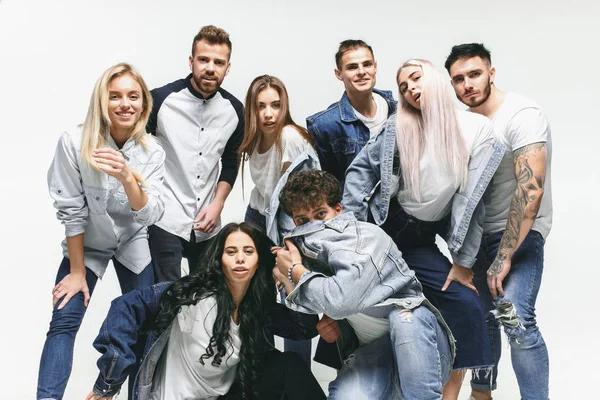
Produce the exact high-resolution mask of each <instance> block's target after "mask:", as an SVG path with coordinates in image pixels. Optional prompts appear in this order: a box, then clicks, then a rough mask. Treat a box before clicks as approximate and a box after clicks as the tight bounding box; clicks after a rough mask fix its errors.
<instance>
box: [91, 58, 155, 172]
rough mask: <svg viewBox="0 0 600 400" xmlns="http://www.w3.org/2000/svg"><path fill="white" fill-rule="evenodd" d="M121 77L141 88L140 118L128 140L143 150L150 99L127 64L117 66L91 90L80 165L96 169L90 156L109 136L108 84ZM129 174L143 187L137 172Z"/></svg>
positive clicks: (135, 71)
mask: <svg viewBox="0 0 600 400" xmlns="http://www.w3.org/2000/svg"><path fill="white" fill-rule="evenodd" d="M123 75H129V76H131V77H132V78H133V79H134V80H135V81H136V82H137V83H138V84H139V85H140V87H141V88H142V97H143V104H144V108H143V110H142V113H141V115H140V118H139V119H138V121H137V122H136V123H135V125H134V126H133V128H132V129H131V138H133V139H134V140H135V141H136V143H138V144H140V145H141V146H143V147H144V148H146V146H147V140H148V135H147V133H146V124H147V123H148V118H150V113H151V112H152V96H151V95H150V91H149V90H148V86H147V85H146V82H144V78H142V76H141V75H140V73H139V72H138V71H137V70H136V69H135V68H133V67H132V66H131V65H130V64H127V63H119V64H117V65H114V66H112V67H110V68H109V69H107V70H106V71H104V73H103V74H102V75H101V76H100V78H98V80H97V81H96V85H95V86H94V91H93V92H92V97H91V99H90V106H89V108H88V112H87V116H86V118H85V122H84V123H83V128H82V140H81V159H82V161H83V164H84V165H87V166H90V167H93V168H95V169H98V165H97V164H96V162H95V161H94V158H93V156H92V154H93V151H94V150H95V149H99V148H101V147H103V146H104V144H105V143H106V139H107V136H106V135H110V127H111V122H110V117H109V114H108V96H109V91H110V83H111V82H112V80H113V79H115V78H117V77H119V76H123ZM132 173H133V175H134V177H135V179H136V180H137V181H138V182H140V183H142V184H144V180H143V178H142V177H141V176H140V175H139V174H138V173H137V172H134V171H132Z"/></svg>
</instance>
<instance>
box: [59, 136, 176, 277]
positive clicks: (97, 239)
mask: <svg viewBox="0 0 600 400" xmlns="http://www.w3.org/2000/svg"><path fill="white" fill-rule="evenodd" d="M81 140H82V133H81V130H80V129H76V130H73V131H68V132H65V133H64V134H63V135H62V136H61V137H60V139H59V141H58V145H57V147H56V152H55V154H54V159H53V160H52V165H50V169H49V170H48V188H49V190H50V196H51V197H52V198H53V199H54V207H55V208H56V210H57V212H56V217H57V218H58V220H59V221H61V222H62V223H63V225H64V226H65V236H66V237H71V236H76V235H79V234H81V233H83V234H84V235H83V236H84V237H83V240H84V264H85V266H86V267H87V268H89V269H90V270H91V271H93V272H94V273H95V274H96V275H97V276H98V277H100V278H102V276H103V275H104V272H105V271H106V267H107V265H108V261H109V260H110V259H111V258H112V257H115V258H116V259H117V260H118V261H119V262H120V263H121V264H123V265H124V266H125V267H127V268H128V269H129V270H131V271H132V272H134V273H136V274H139V273H140V272H141V271H143V270H144V268H145V267H146V266H147V265H148V264H150V259H151V257H150V250H149V248H148V240H147V237H148V233H147V227H148V226H150V225H152V224H154V223H155V222H156V221H158V220H160V218H161V217H162V215H163V213H164V210H165V205H164V201H163V197H162V184H163V175H164V169H165V166H164V165H165V152H164V150H163V149H162V147H161V146H160V145H159V144H158V142H157V141H156V140H155V139H154V138H153V137H152V136H149V135H148V137H147V139H146V142H147V145H146V146H145V147H143V146H141V145H140V144H138V143H136V142H135V141H134V140H133V139H129V140H128V141H127V142H125V144H124V145H123V147H122V148H121V149H119V148H118V147H117V145H116V144H115V142H114V140H113V139H112V137H111V136H110V135H109V134H107V135H106V143H105V147H107V148H110V149H113V150H117V151H119V152H121V154H122V155H123V158H124V159H125V161H126V163H127V166H128V167H129V168H130V169H131V170H133V171H136V172H137V173H139V174H140V175H141V176H142V177H143V178H144V180H145V181H146V186H143V187H142V189H143V190H144V192H145V193H146V195H147V196H148V202H147V203H146V205H145V206H144V207H142V208H141V209H140V210H137V211H134V210H132V209H131V205H130V204H129V199H128V197H127V194H126V193H125V189H124V188H123V185H122V184H121V183H120V182H119V181H118V180H117V179H116V178H114V177H112V176H109V175H108V174H106V173H104V172H102V171H98V170H96V169H93V168H92V167H90V166H88V165H84V164H83V163H82V162H81ZM62 248H63V255H64V256H65V257H67V258H68V257H69V253H68V249H67V243H66V239H65V240H64V241H63V242H62Z"/></svg>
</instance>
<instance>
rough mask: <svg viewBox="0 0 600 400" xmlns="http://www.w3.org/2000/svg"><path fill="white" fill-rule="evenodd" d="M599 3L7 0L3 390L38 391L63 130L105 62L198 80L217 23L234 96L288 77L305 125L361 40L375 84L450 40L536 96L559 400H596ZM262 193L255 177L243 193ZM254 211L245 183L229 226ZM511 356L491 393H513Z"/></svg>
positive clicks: (80, 386) (85, 363)
mask: <svg viewBox="0 0 600 400" xmlns="http://www.w3.org/2000/svg"><path fill="white" fill-rule="evenodd" d="M594 3H596V2H593V1H591V0H589V1H571V2H568V1H562V2H555V3H554V2H547V1H523V0H519V1H516V0H505V1H502V2H497V3H496V4H493V5H492V4H491V3H489V2H485V1H481V2H469V3H461V2H448V1H444V0H438V1H431V0H430V1H391V0H390V1H376V0H371V1H355V0H346V1H343V2H342V1H329V2H328V1H316V0H307V1H303V2H300V1H298V2H294V1H285V0H265V1H259V0H248V1H239V2H235V1H228V0H221V1H212V2H208V1H200V0H196V1H193V0H185V1H184V0H180V1H174V0H173V1H148V0H145V1H142V0H131V1H124V0H121V1H114V0H96V1H94V2H85V1H77V0H69V1H66V0H65V1H60V0H57V1H49V0H43V1H41V0H38V1H26V0H21V1H16V0H0V135H1V138H2V140H4V145H3V146H2V150H1V156H0V171H1V173H2V181H3V182H4V183H2V185H1V186H2V194H1V195H0V202H1V203H0V205H1V208H0V210H1V211H2V220H3V226H4V229H3V233H2V240H1V241H0V246H1V247H0V249H1V254H2V261H1V262H0V265H1V266H2V271H3V278H2V281H1V282H2V290H1V291H0V296H1V299H0V300H1V301H0V304H1V307H2V317H3V322H2V329H1V333H0V335H1V336H0V354H1V355H2V364H1V366H0V383H1V385H0V397H1V398H4V399H9V398H10V399H29V398H33V396H34V393H35V386H36V382H37V368H38V363H39V357H40V352H41V349H42V346H43V342H44V337H45V333H46V330H47V326H48V322H49V320H50V313H51V294H50V290H51V288H52V286H53V282H54V278H55V274H56V271H57V268H58V265H59V262H60V260H61V251H60V246H59V243H60V241H61V240H62V237H63V235H64V231H63V228H62V226H61V225H60V224H59V223H58V222H57V220H56V219H55V216H54V213H55V211H54V209H53V207H52V201H51V199H50V197H49V195H48V190H47V186H46V171H47V168H48V166H49V164H50V162H51V159H52V156H53V153H54V148H55V145H56V141H57V140H58V138H59V135H60V134H61V132H63V130H65V129H67V128H70V127H73V126H75V125H76V124H79V123H81V122H83V119H84V118H85V113H86V109H87V105H88V101H89V96H90V94H91V91H92V88H93V85H94V82H95V80H96V79H97V77H98V76H99V75H100V73H102V71H104V70H105V69H106V68H107V67H109V66H110V65H113V64H115V63H117V62H120V61H128V62H130V63H132V64H133V65H135V66H136V67H137V68H138V69H139V70H140V72H141V73H142V75H143V76H144V77H145V79H146V81H147V82H148V84H149V86H150V87H151V88H152V87H157V86H162V85H163V84H165V83H167V82H171V81H173V80H175V79H178V78H181V77H184V76H185V75H186V74H187V73H188V71H189V70H188V61H187V60H188V55H189V53H190V48H191V42H192V38H193V36H194V35H195V34H196V32H197V31H198V29H199V28H200V27H201V26H203V25H207V24H215V25H217V26H220V27H223V28H224V29H226V30H227V31H228V32H229V33H230V34H231V38H232V41H233V54H232V60H231V61H232V68H231V71H230V74H229V76H228V77H227V78H226V79H225V83H224V85H223V86H224V88H226V89H227V90H229V91H230V92H232V93H233V94H234V95H236V96H237V97H238V98H239V99H242V100H243V99H244V97H245V93H246V90H247V88H248V86H249V84H250V82H251V80H252V79H253V78H254V77H255V76H257V75H259V74H263V73H269V74H271V75H275V76H278V77H279V78H281V79H282V80H283V81H284V82H285V83H286V85H287V87H288V90H289V93H290V98H291V109H292V114H293V116H294V118H295V119H296V121H297V122H299V123H302V124H304V119H305V117H306V116H308V115H309V114H311V113H313V112H316V111H319V110H321V109H324V108H325V107H326V106H327V105H329V104H330V103H332V102H334V101H336V100H337V99H339V97H340V96H341V93H342V90H343V86H342V84H341V82H339V81H338V80H337V79H335V77H334V75H333V68H334V62H333V56H334V54H335V52H336V49H337V44H338V43H339V42H340V41H341V40H343V39H346V38H362V39H364V40H366V41H367V42H368V43H370V44H371V45H372V46H373V48H374V51H375V57H376V59H377V61H378V65H379V73H378V82H379V83H378V85H377V87H379V88H384V89H392V90H393V91H394V92H396V85H395V82H394V75H395V71H396V69H397V67H398V66H399V65H400V64H401V62H402V61H404V60H405V59H407V58H412V57H419V58H426V59H429V60H431V61H433V62H434V63H435V64H436V65H438V66H440V67H442V66H443V62H444V60H445V56H446V55H447V54H448V53H449V51H450V48H451V46H452V45H453V44H457V43H462V42H472V41H477V42H483V43H485V44H486V46H488V47H489V48H490V49H491V51H492V59H493V62H494V65H495V66H496V68H497V79H496V83H497V86H498V87H499V88H500V89H503V90H512V91H516V92H519V93H522V94H525V95H528V96H530V97H532V98H533V99H535V100H536V101H537V102H539V103H540V104H541V105H542V107H543V108H544V110H545V111H546V113H547V115H548V117H549V119H550V121H551V124H552V131H553V132H552V134H553V141H554V145H553V147H554V154H553V156H554V157H553V167H552V169H553V176H552V179H553V181H554V182H553V189H554V193H553V196H554V221H555V222H554V227H553V230H552V232H551V234H550V236H549V238H548V241H547V243H546V264H545V267H546V268H545V273H544V279H543V284H542V289H541V292H540V296H539V300H538V320H539V325H540V328H541V330H542V332H543V334H544V336H545V339H546V342H547V344H548V348H549V352H550V367H551V371H550V372H551V376H550V384H551V388H550V389H551V397H552V398H553V399H575V398H591V397H592V396H593V395H592V393H595V392H596V391H597V389H595V387H596V385H595V383H596V382H595V378H596V375H597V371H598V368H597V362H598V358H599V356H600V354H599V351H598V346H597V345H596V344H597V338H598V335H599V334H600V329H599V328H598V321H597V319H596V316H597V311H596V308H595V307H593V306H594V304H593V303H592V301H593V300H592V299H593V297H592V293H593V292H592V291H593V290H595V289H596V288H597V282H599V281H600V272H599V269H600V268H599V267H600V262H599V261H598V258H597V257H596V252H595V251H594V249H593V248H594V247H595V246H597V244H596V243H597V240H596V238H595V236H596V231H595V228H596V227H598V226H599V225H600V218H599V217H598V213H599V211H600V207H599V206H598V204H599V201H598V198H597V195H598V184H599V183H600V176H599V170H600V168H599V167H598V164H597V162H596V160H597V159H598V149H599V147H600V139H599V137H598V133H599V132H598V128H597V126H596V124H595V123H594V122H596V121H595V119H596V116H597V113H598V110H600V101H599V100H598V93H599V92H600V85H599V84H598V80H597V71H596V68H597V67H598V62H599V61H600V58H599V56H598V51H597V42H596V41H593V38H596V40H597V39H598V38H599V37H600V30H599V29H598V21H600V12H599V11H600V7H599V6H598V4H597V3H596V4H594ZM238 183H239V182H238ZM251 186H252V184H251V182H249V181H248V182H247V185H246V192H247V193H248V189H250V188H251ZM247 199H248V195H247V194H246V200H247ZM243 211H244V203H243V199H242V189H241V185H239V184H238V185H236V187H235V188H234V190H233V192H232V194H231V196H230V198H229V200H228V201H227V203H226V206H225V210H224V214H223V218H224V221H225V222H228V221H232V220H240V219H241V218H242V217H243ZM116 295H118V284H117V282H116V277H115V274H114V272H113V270H112V269H110V270H109V273H107V276H106V278H105V279H104V281H103V282H101V283H99V284H98V286H97V287H96V292H95V293H94V297H93V300H92V302H91V305H90V307H89V310H88V313H87V316H86V318H85V320H84V323H83V325H82V328H81V330H80V334H79V337H78V340H77V342H76V345H75V360H74V365H73V374H72V376H71V380H70V383H69V386H68V388H67V394H66V396H65V398H66V399H82V398H83V397H84V396H85V395H86V394H87V392H88V391H89V390H90V389H91V387H92V384H93V382H94V379H95V376H96V373H97V372H96V369H95V360H96V359H97V356H98V353H96V351H95V350H94V349H93V348H92V346H91V342H92V340H93V338H94V337H95V335H96V334H97V332H98V328H99V326H100V323H101V320H102V319H103V317H104V316H105V315H106V311H107V309H108V306H109V303H110V299H111V298H113V297H115V296H116ZM504 350H505V357H504V358H503V361H502V365H501V379H500V389H499V390H498V391H497V393H496V395H495V397H494V398H495V399H500V400H503V399H506V400H509V399H511V400H512V399H517V398H518V390H517V387H516V381H515V379H514V377H513V373H512V371H511V368H510V364H509V357H508V353H509V351H508V348H507V347H506V346H505V347H504ZM463 395H464V397H467V396H466V391H465V393H463ZM461 397H463V396H461Z"/></svg>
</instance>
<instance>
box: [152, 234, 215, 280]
mask: <svg viewBox="0 0 600 400" xmlns="http://www.w3.org/2000/svg"><path fill="white" fill-rule="evenodd" d="M148 244H149V246H150V253H151V254H152V265H153V267H154V278H155V280H156V283H160V282H169V281H176V280H177V279H179V278H181V259H182V258H183V257H185V258H187V260H188V265H189V267H190V274H193V273H194V272H195V271H197V269H198V262H199V261H200V257H201V256H202V253H203V252H204V248H205V247H206V241H204V242H196V234H195V233H194V231H190V241H189V242H188V241H187V240H184V239H182V238H180V237H179V236H177V235H173V234H172V233H169V232H167V231H165V230H164V229H161V228H159V227H158V226H156V225H152V226H149V227H148Z"/></svg>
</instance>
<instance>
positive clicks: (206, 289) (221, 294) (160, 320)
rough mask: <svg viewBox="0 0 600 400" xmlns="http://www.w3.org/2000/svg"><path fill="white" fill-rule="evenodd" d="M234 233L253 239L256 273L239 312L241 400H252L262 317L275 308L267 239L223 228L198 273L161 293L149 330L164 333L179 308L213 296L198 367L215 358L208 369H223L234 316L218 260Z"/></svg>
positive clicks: (248, 229) (238, 227)
mask: <svg viewBox="0 0 600 400" xmlns="http://www.w3.org/2000/svg"><path fill="white" fill-rule="evenodd" d="M237 231H241V232H244V233H245V234H247V235H248V236H250V237H251V238H252V240H253V241H254V247H255V248H256V251H257V253H258V268H257V270H256V273H255V274H254V277H253V278H252V281H251V282H250V286H249V287H248V291H247V292H246V295H245V296H244V299H243V300H242V302H241V303H240V304H239V306H238V310H237V315H238V318H239V322H240V338H241V341H242V347H241V349H240V364H239V367H238V378H239V380H240V385H241V389H242V399H251V398H253V397H254V390H253V387H254V382H256V380H257V379H258V377H259V375H260V373H261V371H262V363H263V356H264V353H265V345H266V341H265V334H264V324H263V323H262V321H264V317H265V313H267V312H268V311H269V310H271V308H272V307H273V306H274V303H275V287H274V283H273V279H272V277H271V272H272V268H273V265H274V264H275V257H274V256H273V255H272V254H271V251H270V242H269V239H268V238H267V237H266V236H265V235H264V234H263V233H262V232H261V231H259V230H258V229H256V228H253V227H252V226H251V225H249V224H247V223H245V222H242V223H240V224H236V223H230V224H227V225H226V226H224V227H223V228H222V229H221V231H220V232H219V233H218V234H217V236H216V237H214V238H212V239H211V243H210V244H208V246H207V247H206V250H205V251H204V254H203V255H202V257H201V260H200V261H199V268H198V271H197V272H196V273H194V274H193V275H189V276H185V277H183V278H181V279H178V280H177V281H175V282H173V283H172V284H171V285H170V286H169V288H167V289H166V290H165V292H164V293H163V295H162V297H161V299H160V302H161V307H160V310H159V312H158V314H157V316H156V319H155V320H154V326H153V328H154V329H156V330H158V331H159V332H164V330H165V329H167V328H168V327H169V326H170V325H171V323H172V322H173V320H174V319H175V317H176V316H177V314H178V313H179V312H180V311H181V308H182V307H183V306H190V305H194V304H197V303H198V302H199V301H200V300H202V299H205V298H207V297H211V296H215V297H216V300H217V318H216V320H215V323H214V325H213V332H212V337H211V338H210V342H209V345H208V347H207V349H206V352H205V353H204V354H203V355H202V356H201V357H200V360H199V361H200V362H201V363H202V364H204V360H205V359H210V358H211V357H214V358H213V361H212V364H213V365H220V364H221V361H222V358H223V357H224V356H226V355H227V349H228V348H229V347H230V346H231V345H232V344H231V341H230V338H229V327H230V323H231V317H232V316H233V312H234V310H235V304H234V302H233V297H232V296H231V293H230V292H229V289H228V287H227V283H226V280H225V274H224V272H223V267H222V262H221V259H222V256H223V250H224V247H225V241H226V239H227V237H228V236H229V235H230V234H231V233H233V232H237Z"/></svg>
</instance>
